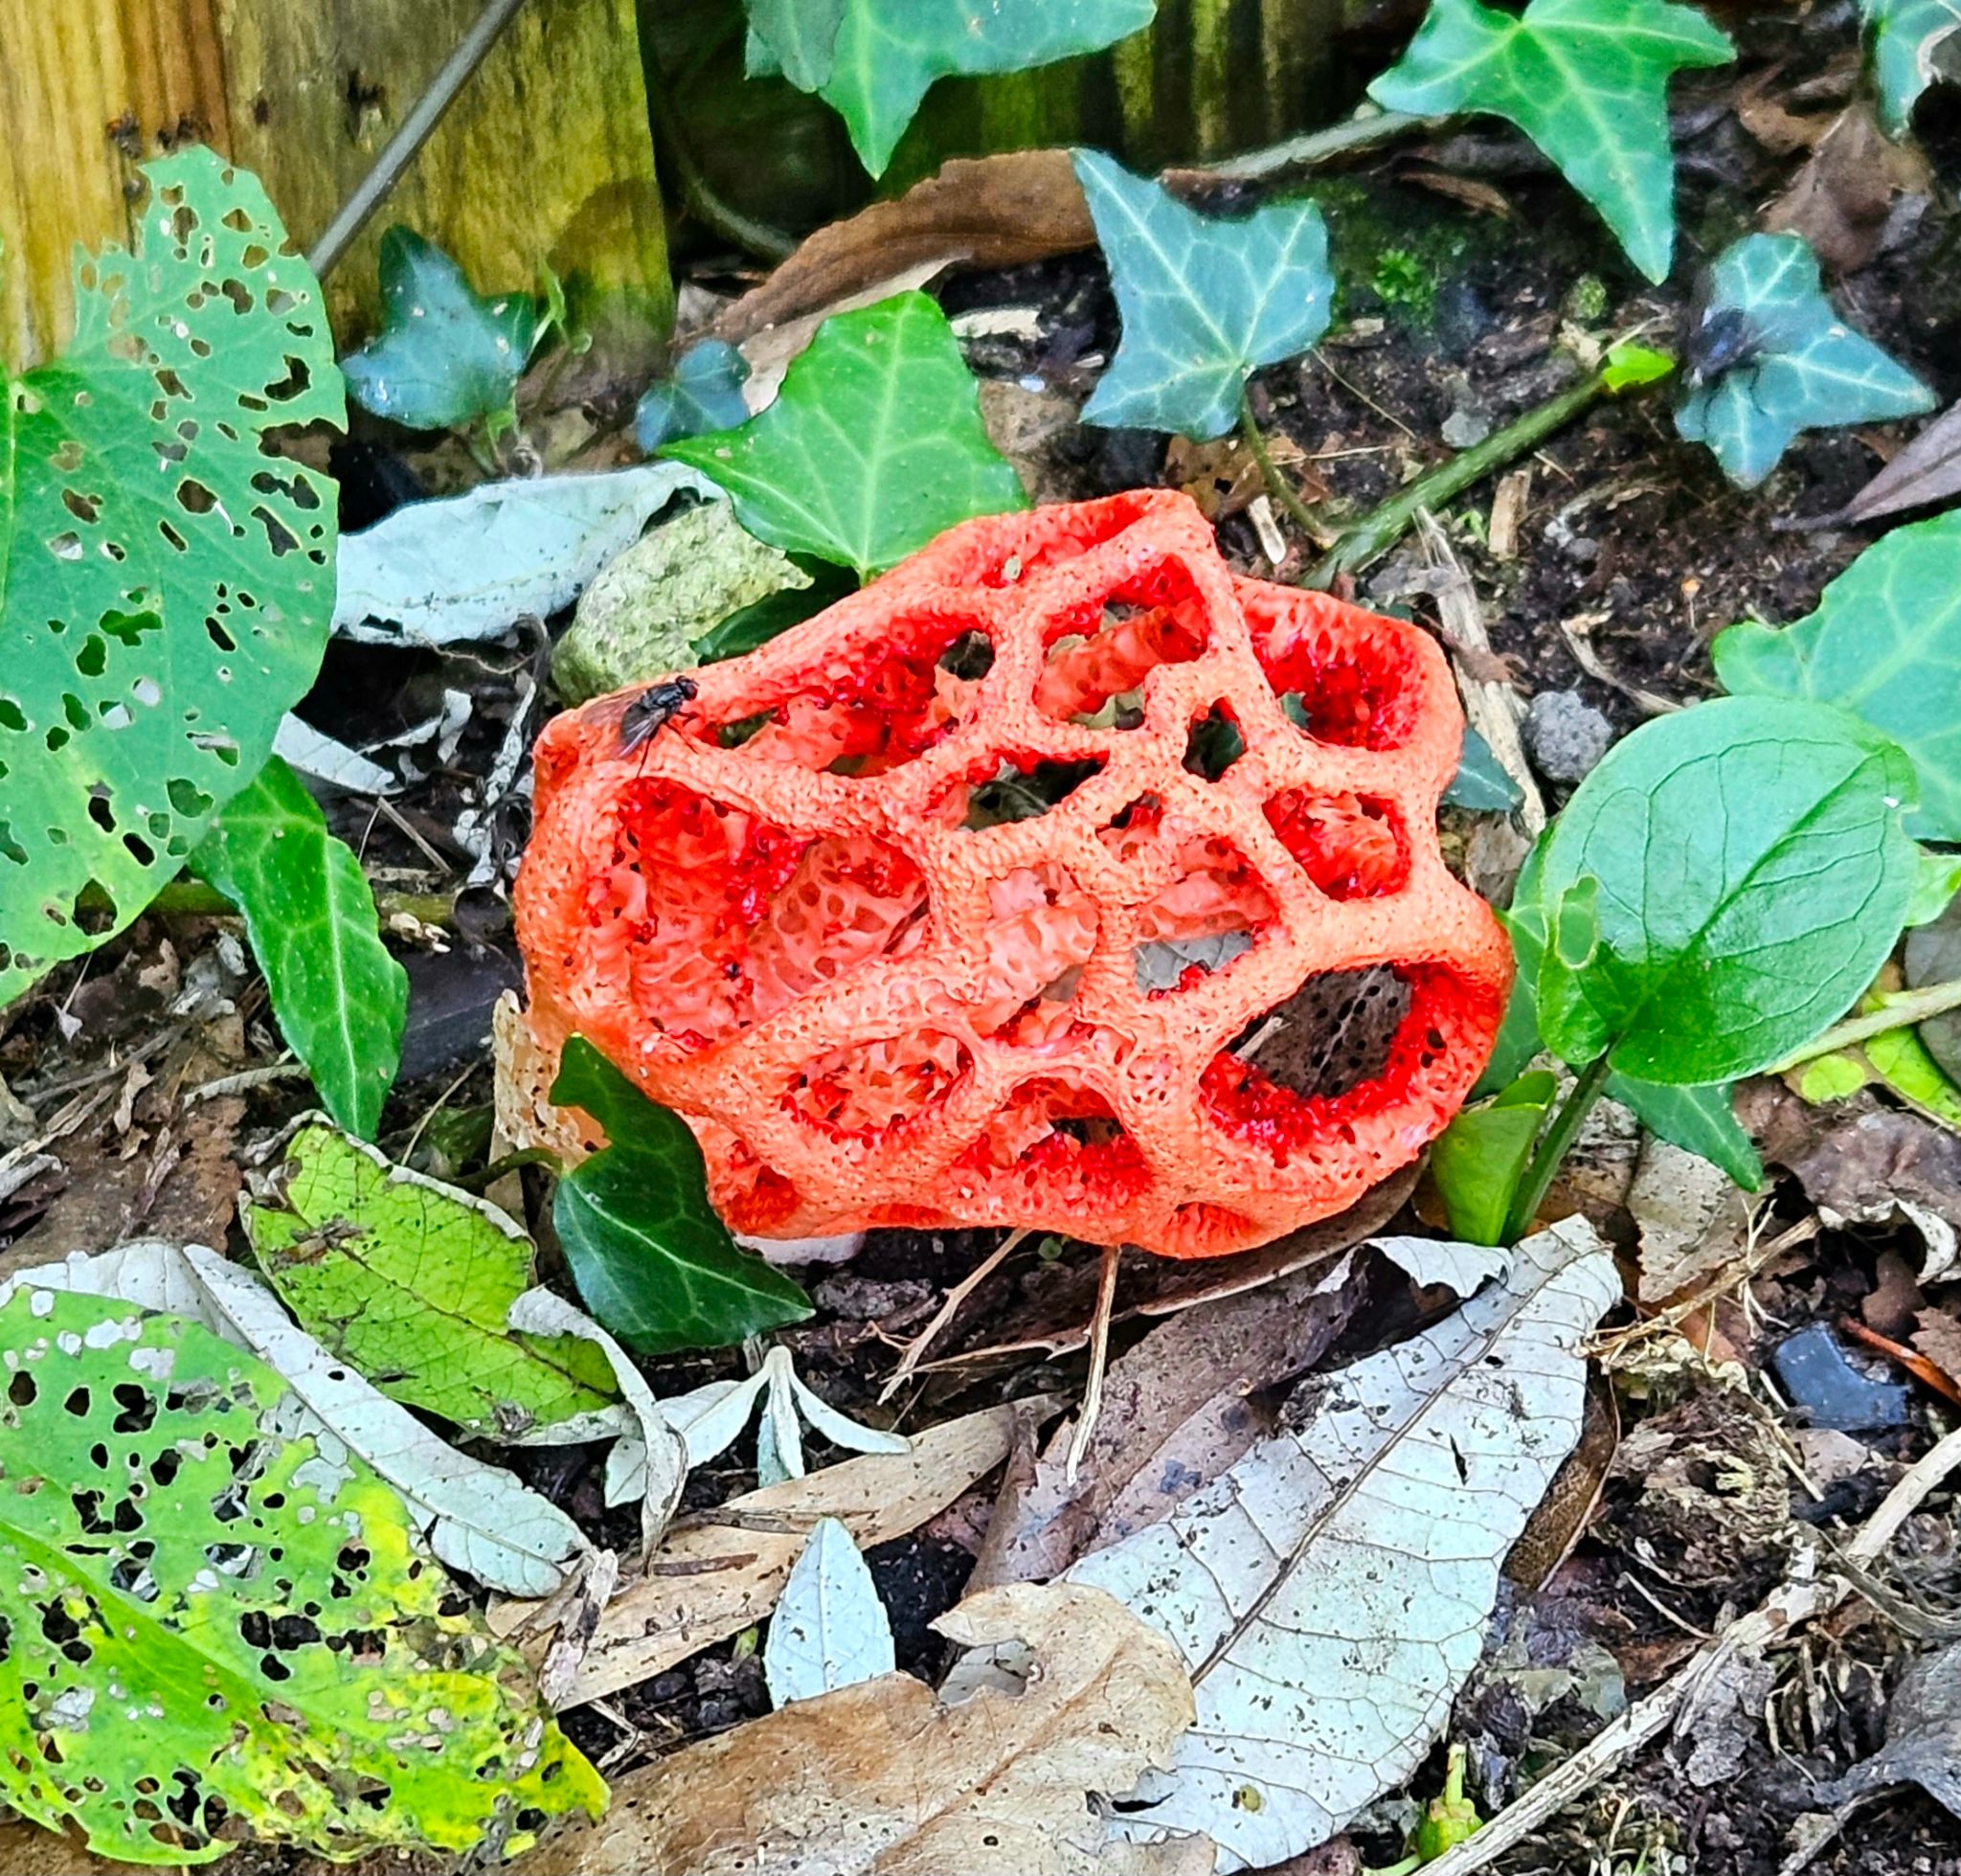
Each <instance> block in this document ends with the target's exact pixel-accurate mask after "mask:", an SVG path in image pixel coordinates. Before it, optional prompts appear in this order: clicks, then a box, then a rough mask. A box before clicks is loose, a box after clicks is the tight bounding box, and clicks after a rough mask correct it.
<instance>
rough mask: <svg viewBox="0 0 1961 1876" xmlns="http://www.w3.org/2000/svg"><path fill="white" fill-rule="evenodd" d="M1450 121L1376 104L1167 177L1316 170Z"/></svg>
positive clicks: (1238, 177) (1229, 177)
mask: <svg viewBox="0 0 1961 1876" xmlns="http://www.w3.org/2000/svg"><path fill="white" fill-rule="evenodd" d="M1447 122H1448V120H1447V119H1444V118H1433V117H1412V116H1411V115H1410V114H1409V112H1408V111H1377V110H1371V111H1369V112H1368V113H1366V114H1365V115H1357V116H1355V117H1351V118H1348V119H1347V120H1345V121H1344V122H1343V123H1341V124H1330V125H1329V126H1328V127H1327V128H1326V129H1325V130H1310V131H1309V132H1308V133H1307V134H1306V135H1305V136H1301V137H1289V138H1288V139H1287V141H1286V142H1285V143H1279V144H1269V145H1268V146H1267V147H1266V148H1264V149H1250V150H1247V151H1245V152H1243V153H1242V154H1240V155H1238V156H1228V157H1227V158H1225V159H1224V160H1223V161H1222V162H1218V163H1204V164H1200V165H1199V166H1198V167H1197V168H1195V169H1186V170H1167V171H1166V172H1165V180H1166V181H1167V182H1170V183H1176V182H1180V181H1191V182H1255V181H1258V180H1261V179H1262V178H1264V177H1267V176H1273V175H1277V174H1279V172H1280V171H1281V170H1311V169H1313V168H1315V166H1316V165H1317V164H1321V163H1327V162H1331V161H1332V160H1333V159H1334V158H1336V157H1338V156H1350V155H1353V154H1354V153H1355V152H1356V151H1357V150H1364V149H1374V148H1375V147H1377V146H1378V145H1380V144H1386V143H1392V142H1393V141H1394V140H1395V139H1396V138H1398V137H1400V136H1402V135H1404V133H1405V132H1407V131H1410V130H1420V129H1433V128H1436V127H1437V126H1439V125H1441V124H1445V123H1447Z"/></svg>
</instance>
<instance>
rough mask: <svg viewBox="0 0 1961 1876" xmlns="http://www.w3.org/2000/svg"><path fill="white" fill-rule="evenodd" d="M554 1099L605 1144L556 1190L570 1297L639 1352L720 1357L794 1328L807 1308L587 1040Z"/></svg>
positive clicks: (690, 1158) (654, 1112)
mask: <svg viewBox="0 0 1961 1876" xmlns="http://www.w3.org/2000/svg"><path fill="white" fill-rule="evenodd" d="M552 1100H553V1101H554V1102H555V1103H556V1104H557V1105H558V1106H560V1107H577V1108H583V1109H584V1110H585V1112H586V1113H588V1114H590V1115H591V1116H592V1117H593V1119H595V1120H597V1122H598V1123H599V1125H600V1126H601V1127H603V1128H604V1129H605V1133H606V1139H607V1141H608V1142H609V1143H608V1144H607V1145H606V1146H604V1147H602V1148H601V1149H600V1150H599V1151H598V1152H597V1153H595V1154H594V1155H593V1156H592V1158H591V1159H589V1160H585V1161H582V1162H581V1163H580V1164H578V1165H576V1166H575V1167H573V1169H572V1170H571V1171H570V1172H568V1173H567V1174H566V1175H565V1176H564V1178H562V1179H561V1180H560V1181H559V1182H558V1194H557V1198H556V1200H555V1202H554V1203H553V1206H552V1223H553V1224H554V1225H555V1226H556V1227H557V1228H558V1238H559V1242H560V1243H561V1244H562V1245H563V1246H564V1247H565V1261H566V1263H567V1264H568V1265H570V1267H571V1269H572V1278H573V1281H574V1282H575V1283H576V1284H577V1285H578V1293H579V1295H580V1296H581V1297H582V1298H583V1299H584V1300H585V1305H586V1307H587V1308H588V1309H590V1310H591V1311H592V1313H593V1316H594V1319H595V1320H596V1321H597V1322H598V1323H599V1324H600V1326H601V1327H603V1328H606V1329H610V1330H611V1331H612V1332H613V1334H615V1335H617V1336H618V1337H619V1338H620V1341H621V1342H623V1343H625V1345H627V1346H628V1347H629V1348H631V1349H633V1350H634V1352H635V1353H636V1354H641V1355H665V1354H667V1353H669V1352H671V1351H672V1350H674V1349H676V1348H721V1347H726V1346H728V1345H731V1344H733V1343H737V1342H741V1341H742V1340H743V1339H744V1338H745V1337H748V1336H752V1335H761V1334H762V1333H763V1332H764V1331H765V1330H768V1329H778V1328H781V1327H783V1326H784V1325H785V1324H786V1323H790V1322H802V1321H803V1319H804V1318H805V1317H806V1316H808V1315H809V1314H810V1313H811V1311H810V1299H809V1298H808V1297H806V1296H805V1295H804V1294H803V1292H802V1290H801V1289H800V1287H799V1286H798V1285H797V1284H796V1283H793V1282H792V1281H791V1280H790V1278H789V1277H785V1276H784V1275H783V1274H782V1273H781V1272H780V1271H778V1270H777V1269H776V1268H775V1267H774V1266H773V1265H770V1264H767V1263H765V1262H764V1261H763V1260H762V1259H761V1258H760V1257H758V1256H756V1255H755V1254H754V1253H752V1252H748V1251H745V1250H743V1249H742V1247H741V1246H740V1245H738V1244H737V1243H736V1242H735V1240H734V1239H733V1238H732V1237H731V1236H730V1235H729V1230H728V1227H727V1226H726V1225H724V1224H723V1223H722V1221H721V1219H719V1218H718V1217H716V1215H715V1210H714V1208H713V1206H711V1205H710V1203H709V1188H708V1173H707V1169H706V1168H705V1167H704V1165H703V1164H702V1157H701V1148H700V1147H699V1146H697V1145H696V1144H695V1141H694V1136H693V1135H692V1134H691V1133H689V1132H688V1130H687V1123H686V1122H685V1121H683V1120H682V1119H680V1118H679V1117H678V1116H677V1115H673V1114H670V1113H668V1111H667V1110H666V1109H665V1107H660V1106H658V1105H656V1104H655V1103H654V1102H653V1101H650V1100H648V1099H647V1097H646V1096H644V1095H642V1093H641V1091H640V1090H639V1089H638V1088H636V1087H635V1086H634V1085H633V1083H632V1082H631V1081H629V1080H628V1079H627V1078H626V1076H625V1075H623V1074H620V1071H619V1070H618V1069H616V1068H615V1067H614V1066H613V1064H612V1063H611V1062H609V1061H607V1059H606V1058H605V1057H604V1056H603V1055H601V1054H600V1053H599V1051H597V1049H595V1048H594V1047H593V1046H592V1044H591V1043H589V1042H588V1041H586V1039H585V1038H584V1037H583V1036H574V1037H573V1038H572V1040H571V1041H570V1042H568V1043H567V1044H566V1045H565V1052H564V1054H563V1055H562V1056H561V1057H560V1058H559V1066H558V1078H557V1080H556V1081H555V1082H553V1083H552Z"/></svg>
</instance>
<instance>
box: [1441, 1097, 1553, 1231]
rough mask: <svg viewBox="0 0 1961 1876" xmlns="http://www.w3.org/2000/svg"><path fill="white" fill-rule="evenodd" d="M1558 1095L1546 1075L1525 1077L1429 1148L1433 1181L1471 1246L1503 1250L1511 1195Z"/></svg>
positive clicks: (1469, 1111)
mask: <svg viewBox="0 0 1961 1876" xmlns="http://www.w3.org/2000/svg"><path fill="white" fill-rule="evenodd" d="M1558 1093H1559V1082H1558V1079H1557V1077H1555V1076H1554V1075H1552V1074H1548V1073H1547V1072H1546V1071H1545V1070H1544V1069H1534V1070H1532V1071H1531V1072H1529V1073H1528V1074H1521V1076H1520V1077H1519V1078H1518V1080H1516V1081H1515V1082H1513V1083H1512V1085H1511V1086H1510V1087H1509V1088H1507V1089H1506V1090H1505V1091H1504V1092H1503V1093H1502V1094H1500V1095H1499V1096H1498V1098H1497V1099H1496V1100H1492V1101H1487V1102H1486V1103H1485V1104H1484V1105H1483V1106H1481V1107H1467V1108H1465V1109H1464V1110H1463V1111H1462V1112H1461V1113H1459V1114H1458V1115H1457V1117H1456V1119H1454V1120H1453V1121H1452V1122H1451V1124H1450V1125H1449V1126H1448V1127H1447V1128H1445V1129H1444V1132H1443V1134H1442V1136H1441V1138H1439V1140H1438V1141H1437V1142H1436V1144H1435V1145H1434V1146H1433V1147H1431V1154H1430V1171H1431V1178H1433V1179H1434V1180H1435V1181H1436V1188H1437V1190H1438V1192H1439V1193H1441V1194H1442V1196H1443V1202H1444V1207H1445V1209H1446V1210H1447V1211H1448V1212H1449V1213H1450V1219H1451V1233H1452V1235H1453V1236H1454V1237H1460V1238H1462V1239H1463V1240H1464V1241H1465V1242H1466V1243H1467V1244H1502V1243H1503V1242H1504V1241H1505V1217H1506V1214H1507V1213H1508V1212H1509V1211H1510V1210H1511V1209H1512V1194H1513V1193H1514V1192H1515V1191H1517V1190H1518V1187H1519V1180H1520V1177H1521V1174H1522V1173H1523V1172H1524V1170H1525V1162H1526V1161H1527V1160H1529V1159H1530V1158H1531V1157H1532V1147H1533V1144H1534V1142H1536V1141H1537V1140H1538V1139H1539V1135H1540V1130H1541V1129H1542V1128H1543V1127H1544V1124H1545V1117H1546V1116H1547V1115H1548V1114H1549V1113H1551V1111H1552V1104H1553V1100H1554V1098H1555V1097H1556V1096H1557V1095H1558Z"/></svg>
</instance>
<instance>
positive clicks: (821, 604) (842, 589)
mask: <svg viewBox="0 0 1961 1876" xmlns="http://www.w3.org/2000/svg"><path fill="white" fill-rule="evenodd" d="M798 566H799V568H800V571H801V572H803V573H805V574H807V575H808V576H809V584H808V585H805V586H785V587H782V588H780V589H779V590H778V591H777V592H775V593H771V594H767V595H765V596H764V597H763V598H762V599H752V600H751V601H750V602H749V604H748V605H746V606H737V607H736V609H735V610H734V611H733V612H732V613H730V614H729V616H728V617H727V618H726V619H722V620H720V621H718V622H716V623H715V624H713V625H710V627H709V629H708V630H707V631H706V632H704V633H702V634H701V636H700V637H699V638H697V639H696V640H695V641H694V655H695V656H696V658H698V659H699V660H700V661H701V662H702V663H703V664H704V665H712V664H714V663H716V662H717V661H718V660H720V659H723V658H740V657H741V656H742V655H743V653H744V652H747V651H755V650H757V649H759V648H760V647H761V646H763V645H766V644H769V642H770V641H771V640H772V639H775V638H780V637H781V636H782V635H783V634H784V633H785V632H787V631H788V630H789V629H790V627H791V626H793V625H800V624H802V623H803V622H804V621H805V620H806V619H815V618H816V617H817V615H818V614H819V613H821V612H822V611H823V609H824V608H825V607H826V606H832V605H836V604H837V602H838V601H839V600H840V599H844V598H845V595H846V594H850V593H855V592H857V590H858V581H857V578H856V576H854V575H852V574H851V573H850V572H848V571H847V570H846V569H845V568H843V567H836V566H832V565H830V564H829V563H828V562H827V561H823V560H800V561H799V562H798Z"/></svg>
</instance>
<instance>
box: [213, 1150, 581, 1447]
mask: <svg viewBox="0 0 1961 1876" xmlns="http://www.w3.org/2000/svg"><path fill="white" fill-rule="evenodd" d="M245 1230H246V1232H247V1234H248V1235H249V1236H250V1237H251V1239H252V1249H253V1252H254V1254H256V1255H257V1256H258V1258H259V1269H260V1270H262V1271H263V1272H264V1273H265V1275H266V1277H267V1280H268V1281H270V1283H271V1284H272V1286H273V1288H274V1289H275V1290H277V1291H278V1292H279V1294H280V1297H281V1299H282V1300H283V1301H284V1303H285V1305H286V1307H287V1308H288V1309H290V1310H291V1311H292V1312H293V1314H294V1316H295V1317H297V1318H298V1319H299V1322H300V1326H301V1327H302V1328H304V1330H306V1332H307V1333H308V1334H309V1335H311V1336H313V1337H315V1338H316V1339H317V1340H318V1341H319V1342H320V1343H321V1344H322V1345H324V1346H325V1347H327V1348H328V1349H330V1350H331V1351H332V1352H333V1353H334V1354H335V1355H337V1356H339V1357H340V1358H341V1359H342V1360H344V1361H346V1362H347V1363H348V1364H349V1366H350V1367H355V1368H358V1369H359V1370H360V1371H361V1372H362V1373H363V1374H366V1375H368V1376H370V1377H371V1378H372V1380H373V1382H374V1384H375V1386H376V1387H378V1388H379V1389H380V1390H381V1391H382V1392H383V1393H385V1394H387V1395H388V1396H389V1397H390V1398H391V1399H393V1400H398V1401H400V1402H402V1403H403V1405H404V1406H408V1407H419V1408H421V1409H422V1410H423V1411H424V1412H425V1413H435V1414H440V1416H441V1417H442V1418H443V1419H445V1420H449V1421H452V1422H453V1423H454V1424H456V1425H457V1426H459V1427H462V1429H464V1431H465V1432H468V1433H472V1434H476V1435H480V1436H482V1437H485V1438H489V1439H507V1438H509V1437H511V1436H512V1435H518V1434H523V1433H526V1432H528V1431H529V1430H530V1428H532V1427H535V1426H550V1425H552V1424H554V1423H556V1422H558V1421H561V1420H569V1419H571V1418H572V1417H573V1416H574V1415H575V1414H581V1413H598V1412H600V1411H601V1410H602V1409H604V1408H607V1407H609V1406H611V1405H612V1404H613V1403H614V1402H615V1401H616V1400H618V1398H619V1390H618V1389H617V1388H616V1387H615V1386H614V1382H613V1370H612V1367H611V1365H610V1364H609V1363H608V1362H607V1360H606V1356H605V1353H604V1351H603V1350H601V1349H600V1348H599V1347H598V1346H597V1345H596V1344H594V1343H592V1342H588V1341H586V1340H584V1339H583V1338H581V1337H579V1336H575V1335H554V1336H532V1335H520V1334H518V1333H516V1332H515V1331H513V1330H512V1329H511V1327H510V1324H509V1317H510V1306H511V1304H512V1303H514V1302H515V1301H516V1300H518V1298H519V1297H521V1296H523V1295H524V1293H525V1292H526V1291H527V1290H529V1289H530V1288H531V1286H532V1283H533V1281H534V1277H533V1272H532V1268H531V1266H532V1251H531V1242H530V1238H528V1237H527V1236H526V1235H525V1234H524V1232H521V1231H519V1230H518V1228H517V1227H516V1226H515V1225H514V1224H512V1223H511V1221H510V1220H509V1219H508V1218H507V1217H506V1216H505V1215H504V1213H503V1212H501V1211H499V1210H497V1209H496V1208H495V1207H493V1206H489V1205H485V1203H484V1202H483V1201H481V1200H479V1199H472V1198H470V1197H468V1196H467V1195H465V1194H464V1193H462V1192H458V1191H455V1190H452V1189H451V1188H450V1187H447V1186H442V1185H439V1184H438V1183H437V1182H436V1181H435V1180H433V1179H425V1178H423V1177H422V1175H421V1174H420V1173H417V1172H411V1171H409V1170H408V1169H407V1168H406V1167H403V1166H394V1165H391V1164H389V1163H388V1161H387V1160H386V1159H384V1158H383V1157H382V1155H381V1154H380V1153H378V1152H376V1151H375V1149H374V1148H373V1147H372V1146H369V1145H367V1144H366V1143H365V1142H363V1141H357V1140H351V1139H349V1137H348V1136H347V1135H346V1134H342V1133H337V1132H335V1131H334V1129H333V1128H331V1127H323V1126H319V1125H313V1126H307V1127H303V1128H302V1129H301V1130H300V1131H299V1132H298V1133H297V1134H295V1135H294V1136H293V1139H292V1140H291V1141H290V1142H289V1143H288V1145H287V1147H286V1157H285V1160H284V1163H283V1164H282V1165H281V1166H280V1167H279V1169H278V1170H277V1171H276V1172H275V1173H274V1175H273V1177H272V1178H271V1179H270V1180H269V1181H268V1182H267V1183H266V1185H265V1187H263V1189H262V1191H261V1193H260V1196H259V1200H258V1202H256V1203H254V1204H252V1205H249V1206H248V1207H247V1208H246V1210H245Z"/></svg>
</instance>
